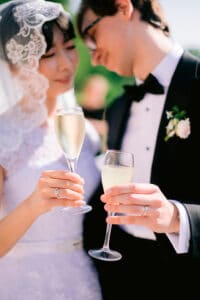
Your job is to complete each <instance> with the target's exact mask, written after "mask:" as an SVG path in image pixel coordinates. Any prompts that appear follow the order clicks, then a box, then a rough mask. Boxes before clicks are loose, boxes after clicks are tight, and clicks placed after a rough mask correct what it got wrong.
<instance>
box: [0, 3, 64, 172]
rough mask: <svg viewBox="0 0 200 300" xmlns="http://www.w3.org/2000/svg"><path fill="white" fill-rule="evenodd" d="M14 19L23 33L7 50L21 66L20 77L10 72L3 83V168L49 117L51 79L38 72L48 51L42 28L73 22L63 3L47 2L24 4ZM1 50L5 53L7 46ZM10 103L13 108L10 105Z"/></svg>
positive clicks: (0, 117) (0, 138)
mask: <svg viewBox="0 0 200 300" xmlns="http://www.w3.org/2000/svg"><path fill="white" fill-rule="evenodd" d="M11 2H12V1H11ZM11 2H10V3H11ZM16 3H18V2H17V1H16ZM8 5H9V3H8ZM8 5H2V6H0V7H2V9H0V24H1V23H2V22H3V17H2V16H3V14H2V11H3V10H4V7H7V6H8ZM13 16H14V17H15V21H16V22H17V23H18V25H19V27H20V30H19V32H18V33H17V34H16V35H15V36H14V37H12V38H11V39H10V40H9V41H8V42H7V44H6V47H5V49H6V55H7V57H8V59H9V60H10V61H11V63H12V64H13V65H14V66H16V67H17V74H14V75H13V74H12V73H11V71H9V70H6V72H7V73H6V76H8V77H9V76H10V78H8V81H7V80H6V79H5V78H4V81H5V84H4V81H3V82H2V83H0V97H1V101H2V105H1V107H2V110H3V111H1V112H0V113H1V114H0V165H2V166H3V167H4V168H5V169H7V167H8V166H9V165H10V162H11V160H14V158H13V156H14V155H15V154H16V153H17V151H18V149H19V148H20V146H21V144H22V143H23V141H24V140H25V139H26V137H27V135H28V134H30V133H31V132H32V131H33V130H34V129H35V128H36V127H37V126H40V125H41V124H42V123H43V122H44V121H45V119H46V117H47V110H46V106H45V100H46V93H47V89H48V80H47V79H46V78H45V77H44V76H43V75H41V74H40V73H38V71H37V69H38V65H39V59H40V58H41V56H42V55H43V54H44V53H45V50H46V41H45V39H44V36H43V35H42V33H41V32H42V30H41V29H42V25H43V24H44V23H45V22H47V21H50V20H53V19H57V18H58V20H59V23H60V24H61V26H63V27H67V26H68V23H69V15H68V13H67V12H65V11H64V9H63V8H62V6H61V5H60V4H58V3H53V2H49V1H44V0H33V1H32V0H30V1H24V2H23V1H22V2H21V3H19V5H17V6H16V7H15V8H14V10H13ZM1 26H2V25H1ZM0 46H2V45H0ZM0 50H1V52H2V53H3V47H0ZM2 53H1V54H2ZM0 65H2V66H3V65H5V61H0ZM0 67H1V66H0ZM8 68H9V67H7V69H8ZM4 69H5V66H4ZM27 79H28V80H27ZM6 83H7V89H9V88H8V85H10V84H12V86H10V89H11V90H12V89H13V90H14V91H13V95H14V97H15V100H13V99H12V101H11V100H9V96H10V94H11V91H8V92H4V91H3V89H5V88H6ZM9 101H10V105H9V104H7V103H8V102H9ZM4 104H5V105H4Z"/></svg>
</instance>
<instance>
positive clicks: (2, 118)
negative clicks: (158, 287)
mask: <svg viewBox="0 0 200 300" xmlns="http://www.w3.org/2000/svg"><path fill="white" fill-rule="evenodd" d="M74 37H75V35H74V30H73V26H72V23H71V21H70V17H69V14H68V13H66V12H65V11H64V10H63V8H62V6H61V5H60V4H56V3H53V2H48V1H44V0H13V1H9V2H8V3H6V4H3V5H0V70H1V73H0V76H1V79H0V141H1V142H0V143H1V145H0V256H1V258H0V299H2V300H25V299H26V300H36V299H37V300H80V299H84V300H90V299H91V300H94V299H95V300H100V299H101V292H100V288H99V283H98V279H97V275H96V273H95V272H94V270H93V265H91V261H90V260H89V259H88V257H87V256H86V254H85V253H84V251H83V249H82V245H81V238H82V218H83V216H82V215H76V216H74V215H70V213H67V212H61V210H60V207H61V206H80V205H82V204H84V201H83V179H84V181H85V184H84V189H85V199H87V198H88V197H89V196H90V194H91V193H92V192H93V190H94V189H95V185H96V183H97V182H98V179H99V172H98V170H97V168H96V166H95V161H94V154H95V151H96V150H97V148H98V143H96V144H94V139H92V140H91V139H90V136H89V135H88V136H86V139H85V143H84V146H83V150H82V153H81V155H80V160H79V165H78V173H79V174H80V175H81V176H79V175H78V174H72V173H70V172H68V171H67V172H66V171H65V170H66V161H65V159H64V157H63V154H62V151H61V149H60V147H59V145H58V143H57V140H56V136H55V133H54V126H53V116H54V112H55V108H56V99H57V97H58V96H60V95H62V94H64V93H66V91H68V90H70V89H72V87H73V79H74V74H75V71H76V67H77V63H78V56H77V50H76V48H75V45H74ZM72 130H73V128H72ZM82 177H83V179H82ZM56 188H59V189H60V195H61V196H62V197H63V198H58V197H57V193H56V192H55V191H56Z"/></svg>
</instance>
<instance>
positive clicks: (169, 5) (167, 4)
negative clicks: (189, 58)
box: [70, 0, 200, 49]
mask: <svg viewBox="0 0 200 300" xmlns="http://www.w3.org/2000/svg"><path fill="white" fill-rule="evenodd" d="M160 3H161V4H162V6H163V8H164V11H165V15H166V17H167V20H168V22H169V24H170V28H171V33H172V36H173V37H174V38H175V39H176V40H177V41H178V42H179V43H180V44H181V45H182V46H183V47H184V48H198V49H200V0H160ZM78 5H79V0H71V9H70V10H71V11H72V12H75V11H76V9H77V7H78Z"/></svg>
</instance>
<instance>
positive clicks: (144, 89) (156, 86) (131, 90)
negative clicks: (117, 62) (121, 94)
mask: <svg viewBox="0 0 200 300" xmlns="http://www.w3.org/2000/svg"><path fill="white" fill-rule="evenodd" d="M124 89H125V97H126V96H127V97H128V98H129V99H130V100H132V101H137V102H139V101H140V100H142V99H143V98H144V96H145V94H146V93H151V94H156V95H159V94H160V95H161V94H164V87H163V86H162V85H161V84H160V83H159V82H158V80H157V79H156V78H155V77H154V76H153V75H152V74H150V75H149V76H148V77H147V78H146V80H145V81H144V82H143V83H142V84H140V85H135V84H134V85H125V86H124Z"/></svg>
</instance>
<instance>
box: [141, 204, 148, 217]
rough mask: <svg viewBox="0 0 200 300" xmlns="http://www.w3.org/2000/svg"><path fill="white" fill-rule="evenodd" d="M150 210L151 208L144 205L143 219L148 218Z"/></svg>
mask: <svg viewBox="0 0 200 300" xmlns="http://www.w3.org/2000/svg"><path fill="white" fill-rule="evenodd" d="M148 210H149V206H148V205H144V206H143V211H142V216H143V217H145V216H147V213H148Z"/></svg>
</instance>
